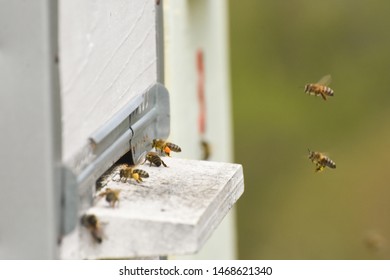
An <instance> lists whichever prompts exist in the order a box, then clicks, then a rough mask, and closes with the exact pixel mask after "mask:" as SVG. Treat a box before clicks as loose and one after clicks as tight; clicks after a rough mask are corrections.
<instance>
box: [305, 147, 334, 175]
mask: <svg viewBox="0 0 390 280" xmlns="http://www.w3.org/2000/svg"><path fill="white" fill-rule="evenodd" d="M309 159H310V160H311V161H312V162H313V163H315V165H316V166H317V168H316V170H315V172H319V171H322V170H324V168H325V167H329V168H336V163H334V161H333V160H331V159H330V158H328V157H327V156H326V155H324V154H323V153H320V152H314V151H310V150H309Z"/></svg>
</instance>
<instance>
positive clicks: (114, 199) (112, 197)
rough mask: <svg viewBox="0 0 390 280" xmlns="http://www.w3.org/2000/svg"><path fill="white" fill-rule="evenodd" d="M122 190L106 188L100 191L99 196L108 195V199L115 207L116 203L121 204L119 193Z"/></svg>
mask: <svg viewBox="0 0 390 280" xmlns="http://www.w3.org/2000/svg"><path fill="white" fill-rule="evenodd" d="M120 192H121V190H118V189H110V188H106V190H105V191H103V192H101V193H99V195H98V196H99V197H103V196H105V197H106V201H107V202H108V203H109V204H110V206H111V207H112V208H115V204H119V193H120Z"/></svg>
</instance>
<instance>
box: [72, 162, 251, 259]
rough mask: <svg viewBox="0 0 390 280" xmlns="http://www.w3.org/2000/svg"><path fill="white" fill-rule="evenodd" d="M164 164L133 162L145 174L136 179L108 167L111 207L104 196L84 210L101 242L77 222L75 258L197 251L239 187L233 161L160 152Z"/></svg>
mask: <svg viewBox="0 0 390 280" xmlns="http://www.w3.org/2000/svg"><path fill="white" fill-rule="evenodd" d="M163 160H164V162H165V163H166V164H167V165H168V168H166V167H163V166H161V167H155V166H152V167H149V164H145V165H141V166H140V167H139V168H141V169H143V170H145V171H147V172H148V173H149V175H150V177H149V178H146V179H144V182H142V183H140V184H138V183H137V182H135V181H134V180H129V181H128V182H126V183H123V182H120V181H115V180H118V179H119V174H118V170H116V171H113V173H112V179H113V180H109V182H108V184H107V186H105V187H104V188H103V189H102V190H104V189H105V188H107V187H109V188H112V189H114V188H115V189H120V190H121V193H120V202H119V205H118V206H116V207H115V208H111V207H110V206H109V205H108V203H107V202H106V201H105V199H104V198H102V199H99V200H97V202H96V203H95V206H94V207H92V208H91V209H89V210H88V211H87V213H88V214H94V215H96V216H97V217H98V219H99V220H100V222H101V224H102V226H101V227H102V232H103V235H104V237H103V242H102V243H101V244H98V243H96V242H94V241H93V238H92V236H91V235H90V232H89V231H88V230H87V229H85V228H83V227H82V228H80V229H78V230H79V234H78V238H79V239H78V242H77V243H78V248H74V249H75V250H78V254H74V253H75V252H74V253H73V254H72V255H73V256H76V255H79V256H78V258H88V259H95V258H142V257H152V256H166V255H180V254H187V253H195V252H197V251H198V250H199V249H200V248H201V247H202V245H203V244H204V243H205V241H206V240H207V239H208V238H209V236H210V235H211V234H212V232H213V231H214V229H215V228H216V227H217V226H218V224H219V223H220V222H221V221H222V219H223V218H224V216H225V215H226V214H227V212H228V211H229V209H230V208H231V207H232V206H233V204H234V203H235V202H236V201H237V199H238V198H239V197H240V196H241V194H242V193H243V191H244V180H243V170H242V166H241V165H239V164H231V163H220V162H209V161H197V160H184V159H177V158H166V157H164V158H163Z"/></svg>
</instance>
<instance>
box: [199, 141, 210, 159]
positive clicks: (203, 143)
mask: <svg viewBox="0 0 390 280" xmlns="http://www.w3.org/2000/svg"><path fill="white" fill-rule="evenodd" d="M200 145H201V147H202V151H203V156H202V160H208V159H209V158H210V156H211V145H210V143H209V142H207V141H206V140H202V141H201V142H200Z"/></svg>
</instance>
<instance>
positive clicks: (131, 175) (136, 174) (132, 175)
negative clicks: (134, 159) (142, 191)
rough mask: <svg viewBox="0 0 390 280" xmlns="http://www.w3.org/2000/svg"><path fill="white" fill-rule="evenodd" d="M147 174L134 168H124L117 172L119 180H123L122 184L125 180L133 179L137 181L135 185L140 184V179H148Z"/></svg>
mask: <svg viewBox="0 0 390 280" xmlns="http://www.w3.org/2000/svg"><path fill="white" fill-rule="evenodd" d="M148 177H149V173H148V172H146V171H144V170H142V169H135V166H124V167H122V168H121V170H120V171H119V178H120V180H121V181H122V182H123V180H122V179H125V180H124V182H126V181H127V179H134V180H136V181H137V183H141V182H142V178H148Z"/></svg>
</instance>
